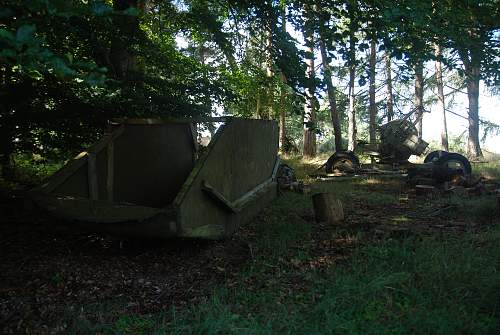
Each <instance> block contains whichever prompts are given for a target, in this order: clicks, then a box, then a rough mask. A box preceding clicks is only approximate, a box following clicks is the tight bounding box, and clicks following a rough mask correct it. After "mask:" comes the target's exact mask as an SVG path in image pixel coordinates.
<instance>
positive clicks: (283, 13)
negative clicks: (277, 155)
mask: <svg viewBox="0 0 500 335" xmlns="http://www.w3.org/2000/svg"><path fill="white" fill-rule="evenodd" d="M281 30H282V31H283V34H285V33H286V7H285V6H282V8H281ZM280 79H281V83H282V85H281V90H280V119H279V128H280V133H279V147H280V151H281V152H282V153H286V152H287V148H286V89H285V85H286V82H287V80H286V76H285V74H284V73H283V71H281V73H280Z"/></svg>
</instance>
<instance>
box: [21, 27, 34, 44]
mask: <svg viewBox="0 0 500 335" xmlns="http://www.w3.org/2000/svg"><path fill="white" fill-rule="evenodd" d="M35 31H36V26H35V25H33V24H25V25H23V26H21V27H19V29H17V33H16V41H17V42H18V43H21V44H26V43H28V42H29V41H30V40H31V39H33V35H34V33H35Z"/></svg>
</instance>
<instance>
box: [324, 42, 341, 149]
mask: <svg viewBox="0 0 500 335" xmlns="http://www.w3.org/2000/svg"><path fill="white" fill-rule="evenodd" d="M319 48H320V51H321V62H322V64H323V77H324V79H325V82H326V88H327V93H328V102H329V104H330V118H331V120H332V126H333V134H334V137H335V150H342V131H341V128H340V119H339V113H338V110H337V101H336V92H335V91H336V88H335V86H333V83H332V69H331V67H330V57H328V54H327V50H326V45H325V41H324V39H323V37H322V36H321V34H320V38H319Z"/></svg>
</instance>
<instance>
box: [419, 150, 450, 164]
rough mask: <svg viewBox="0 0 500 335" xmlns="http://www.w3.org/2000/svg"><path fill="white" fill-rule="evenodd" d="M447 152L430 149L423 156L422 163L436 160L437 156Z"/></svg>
mask: <svg viewBox="0 0 500 335" xmlns="http://www.w3.org/2000/svg"><path fill="white" fill-rule="evenodd" d="M447 154H449V152H448V151H444V150H435V151H431V152H430V153H429V154H428V155H427V156H425V159H424V163H431V162H435V161H437V160H438V159H439V158H441V157H443V156H445V155H447Z"/></svg>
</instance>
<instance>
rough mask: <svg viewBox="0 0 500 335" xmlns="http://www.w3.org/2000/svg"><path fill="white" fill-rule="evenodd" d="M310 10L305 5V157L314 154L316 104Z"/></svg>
mask: <svg viewBox="0 0 500 335" xmlns="http://www.w3.org/2000/svg"><path fill="white" fill-rule="evenodd" d="M311 14H312V13H311V10H310V9H309V8H307V7H306V17H308V18H307V20H306V22H305V27H304V35H305V36H304V37H305V38H304V39H305V41H306V50H307V51H306V52H307V58H306V64H307V72H306V76H307V81H308V84H307V88H306V103H305V105H304V147H303V155H304V156H305V157H314V156H316V132H315V128H316V106H315V101H314V91H315V84H314V77H315V73H314V30H313V27H312V22H311V21H312V20H311Z"/></svg>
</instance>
